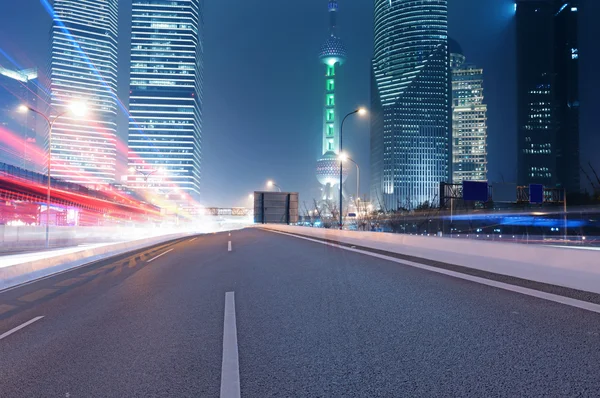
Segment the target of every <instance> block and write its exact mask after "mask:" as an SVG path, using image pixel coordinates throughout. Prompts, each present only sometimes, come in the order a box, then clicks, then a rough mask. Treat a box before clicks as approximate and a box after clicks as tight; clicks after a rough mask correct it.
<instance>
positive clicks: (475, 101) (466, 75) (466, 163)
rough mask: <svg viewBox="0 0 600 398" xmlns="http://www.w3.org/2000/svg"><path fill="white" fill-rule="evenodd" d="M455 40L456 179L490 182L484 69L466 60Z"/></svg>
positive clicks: (452, 61) (452, 63) (456, 181)
mask: <svg viewBox="0 0 600 398" xmlns="http://www.w3.org/2000/svg"><path fill="white" fill-rule="evenodd" d="M453 43H455V42H453V41H451V46H450V66H451V68H452V182H453V183H454V184H461V183H462V182H463V181H487V105H486V104H484V103H483V69H481V68H477V67H476V66H474V65H471V64H468V63H466V58H465V56H464V55H463V54H462V50H461V49H460V47H459V46H458V45H457V44H454V45H453ZM453 47H454V48H453Z"/></svg>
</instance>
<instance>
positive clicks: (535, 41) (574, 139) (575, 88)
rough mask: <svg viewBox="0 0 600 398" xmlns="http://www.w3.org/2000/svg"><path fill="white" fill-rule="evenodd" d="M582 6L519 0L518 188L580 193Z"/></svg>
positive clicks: (558, 0)
mask: <svg viewBox="0 0 600 398" xmlns="http://www.w3.org/2000/svg"><path fill="white" fill-rule="evenodd" d="M578 3H579V2H578V1H577V0H571V1H566V0H518V1H517V4H516V18H517V91H518V93H517V96H518V97H517V119H518V151H519V152H518V178H517V179H518V183H519V184H521V185H528V184H532V183H533V184H543V185H545V186H547V187H558V188H564V189H566V190H567V191H568V192H578V191H579V190H580V178H579V170H580V167H581V165H580V163H579V47H578V44H577V42H578V41H577V30H578V15H579V12H580V9H579V7H578Z"/></svg>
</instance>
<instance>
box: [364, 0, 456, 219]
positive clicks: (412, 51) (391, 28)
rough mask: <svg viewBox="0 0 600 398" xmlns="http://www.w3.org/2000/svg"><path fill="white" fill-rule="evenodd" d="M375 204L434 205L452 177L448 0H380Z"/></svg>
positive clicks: (375, 80)
mask: <svg viewBox="0 0 600 398" xmlns="http://www.w3.org/2000/svg"><path fill="white" fill-rule="evenodd" d="M374 40H375V43H374V44H375V45H374V55H373V62H372V83H371V88H372V89H371V93H372V94H371V202H372V203H373V204H374V205H375V206H379V207H383V208H385V209H386V210H396V209H398V208H401V207H403V208H413V207H415V206H417V205H420V204H423V203H424V202H429V203H430V204H431V203H436V202H437V201H438V200H439V198H438V194H439V183H440V182H441V181H446V182H447V181H449V180H450V178H451V139H450V138H451V128H452V127H451V106H450V102H451V85H450V61H449V54H448V5H447V0H394V1H390V0H375V15H374Z"/></svg>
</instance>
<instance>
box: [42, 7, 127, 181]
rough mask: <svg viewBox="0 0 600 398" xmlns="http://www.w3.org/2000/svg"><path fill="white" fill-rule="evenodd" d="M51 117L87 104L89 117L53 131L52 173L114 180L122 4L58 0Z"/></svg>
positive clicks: (65, 121)
mask: <svg viewBox="0 0 600 398" xmlns="http://www.w3.org/2000/svg"><path fill="white" fill-rule="evenodd" d="M53 5H54V17H53V23H52V33H51V44H52V56H51V61H50V71H49V72H50V74H49V75H50V86H51V103H50V105H51V107H50V115H51V117H54V116H56V115H57V114H60V113H62V112H63V111H64V110H65V109H66V107H67V106H68V105H69V103H71V102H73V101H84V102H85V103H86V105H87V108H88V112H87V115H86V117H85V118H76V117H72V116H70V115H69V114H66V115H64V116H61V117H60V118H59V119H58V120H57V122H56V123H55V124H54V128H53V130H52V175H53V176H54V177H58V178H62V179H65V180H68V181H72V182H76V183H80V184H85V185H96V184H105V183H110V182H113V181H114V178H115V167H116V153H117V151H116V130H117V125H116V116H117V98H116V90H117V15H118V14H117V9H118V0H54V4H53Z"/></svg>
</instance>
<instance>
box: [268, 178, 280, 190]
mask: <svg viewBox="0 0 600 398" xmlns="http://www.w3.org/2000/svg"><path fill="white" fill-rule="evenodd" d="M267 186H269V187H277V189H278V190H279V192H281V187H280V186H279V185H277V184H275V183H274V182H273V181H272V180H269V181H267Z"/></svg>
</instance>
